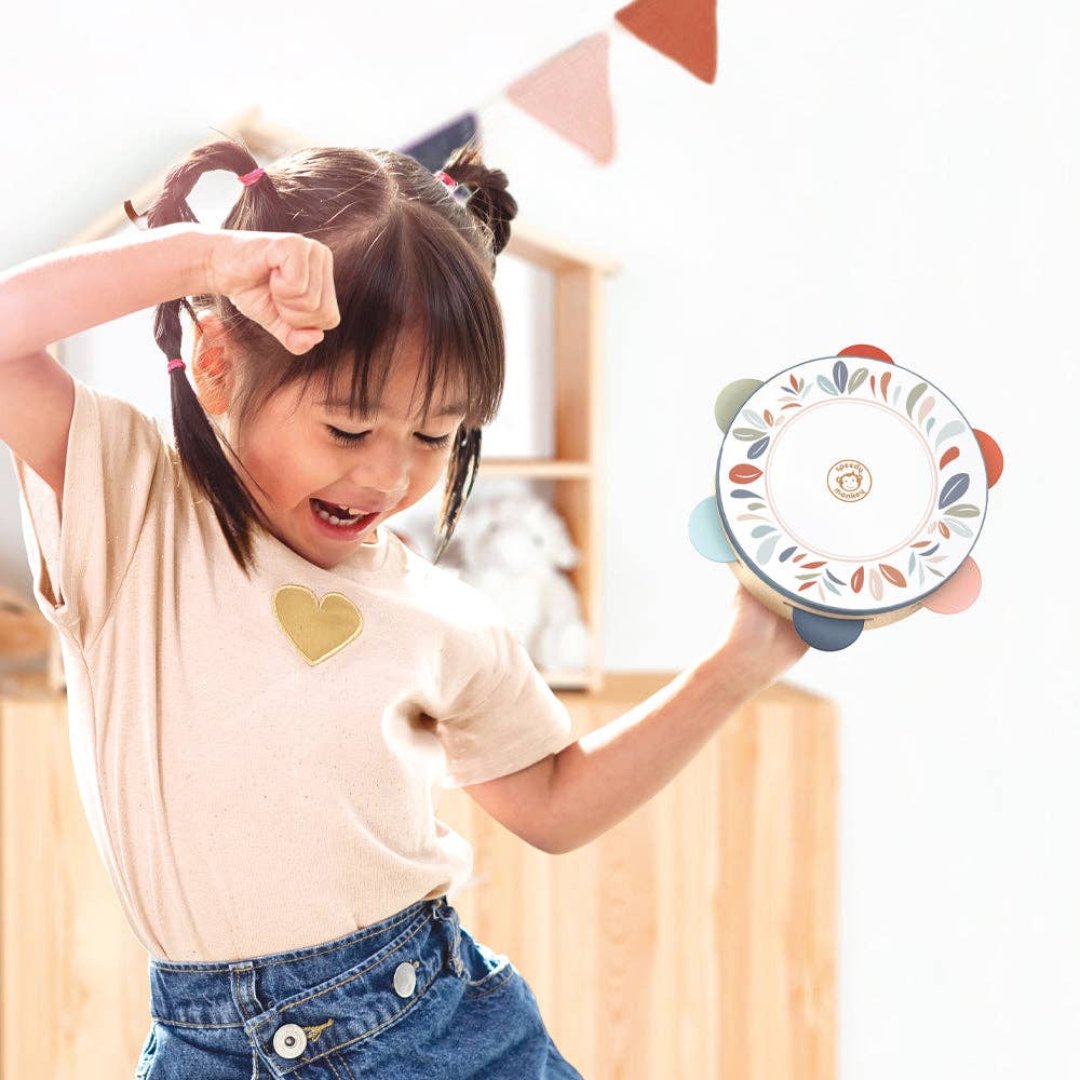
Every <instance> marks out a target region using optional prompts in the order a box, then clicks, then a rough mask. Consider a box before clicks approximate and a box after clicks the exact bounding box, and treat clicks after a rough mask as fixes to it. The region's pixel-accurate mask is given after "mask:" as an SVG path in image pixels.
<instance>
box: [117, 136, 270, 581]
mask: <svg viewBox="0 0 1080 1080" xmlns="http://www.w3.org/2000/svg"><path fill="white" fill-rule="evenodd" d="M258 167H259V166H258V162H257V161H255V160H254V158H253V157H252V156H251V154H250V153H249V151H248V150H247V148H246V147H244V146H243V145H242V144H240V143H238V142H233V141H231V140H225V141H221V142H215V143H210V144H207V145H205V146H201V147H198V148H197V149H196V150H194V151H193V152H192V153H191V155H190V156H189V157H188V158H187V160H186V161H183V162H181V163H180V164H179V165H177V166H175V167H174V168H173V169H172V170H170V172H169V173H168V174H167V175H166V177H165V182H164V185H163V187H162V192H161V195H160V196H159V197H158V199H157V200H156V201H155V202H154V204H153V205H152V206H151V207H150V209H149V210H147V211H146V212H145V213H143V214H136V213H135V211H134V208H133V207H132V205H131V202H130V200H129V201H127V202H125V203H124V209H125V211H126V212H127V214H128V217H130V218H131V219H132V220H133V221H135V222H136V223H138V219H140V218H145V220H146V227H147V228H155V227H158V226H161V225H169V224H173V223H176V222H182V221H193V222H194V221H198V219H197V218H196V217H195V214H194V213H193V212H192V210H191V207H190V206H189V205H188V202H187V197H188V195H190V193H191V190H192V188H193V187H194V186H195V183H196V181H197V180H198V179H199V177H200V176H202V175H203V173H206V172H209V171H211V170H212V169H228V170H229V171H230V172H234V173H236V174H237V175H238V176H240V175H243V174H246V173H249V172H251V171H253V170H255V169H257V168H258ZM254 188H258V189H259V190H258V191H257V192H256V191H255V190H253V189H254ZM241 199H242V200H243V201H250V202H254V203H256V204H257V205H258V206H259V207H260V208H261V209H262V211H263V214H262V215H260V214H256V213H254V212H252V213H251V216H252V217H253V218H256V219H257V218H258V217H259V216H266V217H268V218H269V217H272V216H273V214H274V212H275V210H279V209H280V205H281V200H280V198H279V196H278V194H277V191H276V190H275V188H274V185H273V181H272V180H271V178H270V176H269V175H268V174H267V175H264V176H263V177H261V178H260V179H259V181H258V183H257V184H254V185H252V188H251V189H249V188H247V187H245V190H244V193H243V194H242V196H241ZM249 227H253V228H258V227H260V226H258V225H257V224H256V225H253V226H249ZM181 306H183V307H184V308H185V310H186V311H187V312H188V314H189V315H190V316H191V318H192V322H193V324H194V325H196V327H197V322H196V319H195V313H194V312H193V311H192V309H191V306H190V304H189V303H188V301H187V298H186V297H179V298H177V299H175V300H168V301H166V302H165V303H162V304H158V306H157V308H156V310H155V312H154V340H155V341H156V342H157V344H158V347H159V348H160V349H161V351H162V352H163V353H164V354H165V356H166V357H168V358H169V359H170V360H171V359H173V358H175V357H179V356H180V347H181V338H182V333H181V326H180V308H181ZM169 377H170V381H171V383H172V387H171V397H172V418H173V431H174V434H175V436H176V449H177V453H178V454H179V456H180V461H181V463H182V464H183V466H184V469H185V472H186V473H187V475H188V476H189V477H190V478H191V480H192V482H193V483H194V485H195V486H196V487H197V488H198V489H199V490H201V491H202V493H203V494H204V495H205V496H206V497H207V498H208V499H209V500H210V504H211V506H212V507H213V509H214V513H215V515H216V516H217V519H218V522H219V523H220V525H221V529H222V532H223V533H224V534H225V540H226V542H227V543H228V545H229V549H230V551H231V552H232V553H233V557H234V558H235V559H236V561H237V563H238V564H239V565H240V567H241V569H242V570H243V571H244V572H245V573H248V574H249V573H250V566H251V562H252V558H253V548H252V544H253V536H252V531H253V530H252V521H253V520H254V519H257V520H259V521H264V522H265V515H264V514H263V513H262V510H261V508H260V507H259V505H258V503H257V502H256V501H255V500H253V499H252V498H251V496H250V495H249V494H248V492H247V490H246V488H245V487H244V485H243V483H242V482H241V480H240V478H239V476H237V474H236V471H235V470H234V469H233V467H232V465H231V464H230V462H229V459H228V458H227V457H226V455H225V452H224V451H223V450H222V448H221V443H220V442H219V441H218V435H217V433H216V430H215V428H214V426H213V425H212V424H211V422H210V419H209V417H208V416H207V414H206V411H205V410H204V409H203V407H202V405H201V404H200V402H199V399H198V396H197V395H196V393H195V389H194V387H193V386H192V385H191V381H190V380H189V379H188V378H187V377H186V376H185V375H184V374H183V368H182V367H180V366H179V365H177V366H176V367H175V368H173V369H172V370H171V371H170V373H169Z"/></svg>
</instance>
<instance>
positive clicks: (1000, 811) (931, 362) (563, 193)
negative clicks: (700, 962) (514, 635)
mask: <svg viewBox="0 0 1080 1080" xmlns="http://www.w3.org/2000/svg"><path fill="white" fill-rule="evenodd" d="M616 7H617V5H616V4H602V3H599V2H598V0H589V2H586V3H582V2H575V3H572V4H571V3H568V2H561V3H555V4H551V3H548V4H543V5H514V6H513V8H512V14H511V13H510V12H511V9H509V8H508V7H507V6H506V5H505V4H498V3H496V2H495V0H474V2H473V3H471V4H469V5H468V6H467V7H464V8H463V7H459V6H453V5H448V4H438V5H436V4H428V5H424V6H423V10H424V12H425V17H424V20H423V21H421V20H419V19H418V18H417V15H416V9H417V5H405V6H403V7H402V8H401V9H399V10H398V11H395V10H394V9H393V8H392V7H391V6H390V5H364V6H357V5H353V4H335V5H331V4H326V3H322V4H319V3H316V4H307V5H304V7H303V9H302V11H299V12H298V9H296V8H295V7H292V6H286V5H283V4H280V3H269V4H263V5H259V6H258V7H257V8H252V7H250V6H243V5H240V4H238V3H236V2H235V0H224V2H218V3H215V4H213V5H209V4H201V3H200V4H194V5H187V6H185V7H184V8H183V10H182V11H177V10H174V9H172V8H168V9H167V8H155V7H153V6H145V5H144V6H143V7H142V8H141V9H139V11H138V12H137V13H135V14H133V15H130V16H129V15H128V14H127V13H126V10H122V9H121V7H120V5H110V6H108V7H106V6H103V5H100V4H99V5H95V6H93V7H86V6H81V7H80V6H76V5H63V8H64V10H63V12H62V13H61V14H60V15H58V14H57V11H56V5H54V6H53V7H51V8H41V7H39V8H33V7H25V6H24V7H22V8H21V10H20V11H19V12H18V14H16V15H14V16H13V15H11V14H8V15H7V16H5V27H4V33H3V37H2V39H0V88H2V93H0V102H2V105H0V109H2V112H0V118H2V120H3V130H4V133H5V139H4V150H3V163H4V166H5V170H4V174H5V175H4V190H5V198H4V199H3V202H2V204H0V215H2V219H0V238H2V239H0V265H3V266H4V267H6V266H9V265H12V264H13V263H15V262H18V261H20V260H22V259H24V258H29V257H31V256H33V255H36V254H39V253H41V252H43V251H46V250H50V249H51V248H52V247H54V246H56V245H57V244H59V243H61V242H62V241H63V240H64V239H66V237H67V236H68V235H70V234H72V233H73V232H74V231H75V230H76V229H78V228H81V227H82V226H83V225H84V224H85V223H86V222H87V221H88V220H91V219H92V218H93V217H95V216H96V215H97V214H98V213H100V212H101V211H102V209H103V208H105V207H107V206H109V205H115V204H117V203H119V202H121V201H122V200H123V199H124V198H127V197H128V196H130V195H132V194H133V189H134V187H135V186H136V185H137V184H139V183H141V181H142V180H143V178H144V177H145V176H147V175H149V174H151V173H153V172H154V171H156V170H157V169H158V168H159V167H160V166H161V165H162V163H163V162H165V161H169V160H172V159H173V158H174V157H175V156H177V155H178V154H180V153H181V152H183V151H184V150H185V149H186V148H187V146H189V145H190V144H191V143H192V142H193V141H195V140H201V139H203V138H205V137H207V136H208V135H209V134H211V133H210V131H209V128H210V127H211V126H214V125H217V126H220V125H221V124H222V123H224V122H226V121H227V120H228V119H230V118H231V117H232V116H233V115H235V114H236V113H238V112H239V111H240V110H242V109H243V108H245V107H247V106H248V105H250V104H253V103H258V104H261V105H262V106H263V107H264V110H265V113H266V115H267V116H268V117H269V118H270V119H272V120H274V121H277V122H280V123H283V124H286V125H287V126H290V127H292V128H296V129H300V130H303V131H306V132H310V133H311V136H312V141H313V142H318V141H321V142H345V143H351V144H355V145H377V144H385V145H400V144H401V143H403V142H406V141H410V140H411V139H413V138H415V137H418V136H419V135H421V134H422V133H424V131H426V130H427V129H428V128H430V127H433V126H435V125H437V124H438V123H439V122H441V121H443V120H448V119H450V118H452V117H453V116H454V115H456V114H457V113H458V112H460V111H461V110H463V109H465V108H467V107H470V106H472V105H474V104H477V103H479V102H481V101H483V100H485V99H488V98H490V97H491V96H492V95H493V94H495V93H496V92H498V90H499V89H500V88H501V87H503V86H505V85H506V84H507V83H508V82H509V81H510V80H511V79H513V78H514V77H516V76H517V75H519V74H521V73H522V72H524V71H526V70H528V69H529V68H530V67H531V66H533V65H534V64H536V63H538V62H539V61H540V60H542V59H543V58H545V57H547V56H550V55H552V54H554V53H555V52H557V51H559V50H561V49H562V48H564V47H566V46H568V45H569V44H571V43H572V42H573V41H574V40H576V39H577V38H578V37H581V36H584V35H585V34H586V33H589V32H591V31H592V30H594V29H596V28H598V27H600V26H603V25H605V24H606V23H607V20H608V19H609V18H610V16H611V14H612V13H613V11H614V10H615V9H616ZM13 19H14V23H13V22H12V20H13ZM223 20H224V21H223ZM102 27H104V28H105V31H106V32H105V40H104V42H102V43H100V44H97V45H95V46H94V49H93V50H88V49H87V47H86V43H87V41H88V40H90V39H91V38H94V39H97V38H98V37H99V36H100V35H101V33H102V30H101V28H102ZM185 27H186V29H185ZM339 27H341V28H343V30H342V29H338V28H339ZM214 28H216V29H214ZM1078 31H1080V18H1078V15H1077V9H1076V7H1075V5H1071V4H1068V3H1066V2H1065V0H1058V2H1051V0H1039V2H1037V3H1032V4H1028V5H1024V6H1023V7H1021V6H1018V5H1013V4H1006V3H1004V2H1002V0H986V2H983V3H978V4H977V3H973V2H968V3H965V2H962V0H911V2H909V3H907V4H903V5H885V4H880V3H879V4H867V3H865V2H861V3H860V2H856V0H822V2H821V3H817V4H806V3H797V2H795V0H772V2H756V3H751V2H749V0H729V2H725V3H723V4H722V5H721V11H720V73H719V77H718V79H717V83H716V84H715V85H714V86H706V85H705V84H703V83H700V82H698V81H696V80H694V79H693V78H692V77H691V76H689V75H688V74H686V73H684V72H683V71H682V70H681V69H679V68H677V67H676V66H675V65H674V64H672V63H671V62H670V61H668V60H666V59H665V58H663V57H661V56H660V55H658V54H656V53H654V52H652V51H650V50H649V49H647V48H646V47H645V46H643V45H641V44H640V43H639V42H637V41H636V40H635V39H633V38H631V37H629V36H628V35H626V34H624V33H622V32H616V36H615V38H614V40H613V52H612V79H613V85H614V94H615V111H616V119H617V125H618V140H619V152H618V156H617V160H616V161H615V163H614V164H613V165H611V166H610V167H606V168H605V167H598V166H595V165H593V164H592V163H591V162H590V161H589V160H588V159H587V158H586V157H584V155H582V154H581V153H580V152H579V151H578V150H576V149H575V148H574V147H572V146H570V145H569V144H568V143H565V142H563V141H562V140H560V139H559V138H558V137H556V136H554V135H552V134H550V133H548V132H547V131H546V129H544V128H543V127H541V126H540V125H539V124H537V123H536V122H534V121H532V120H530V119H529V118H528V117H526V116H524V115H523V114H521V113H519V112H517V111H516V110H514V109H512V108H510V107H508V106H503V107H501V108H497V109H495V110H494V111H493V118H492V119H493V122H492V125H491V127H490V129H489V131H488V139H487V149H488V159H489V161H490V162H491V163H492V164H497V165H499V166H500V167H502V168H504V169H505V170H506V171H507V173H508V175H509V177H510V178H511V182H512V190H513V193H514V194H515V196H516V197H517V198H518V200H519V202H520V204H521V212H522V218H523V219H527V220H528V221H529V222H530V223H531V224H534V225H536V226H538V227H542V228H547V229H549V230H551V231H553V232H555V233H558V234H560V235H563V236H566V237H567V238H570V239H572V240H575V241H578V242H580V243H582V244H587V245H589V246H591V247H594V248H596V249H598V250H600V251H603V252H605V253H607V254H610V255H611V256H613V257H614V258H616V259H618V260H620V261H621V262H622V263H623V266H624V272H623V274H622V275H621V277H620V278H618V279H617V280H616V281H615V282H613V283H612V285H611V286H610V289H609V294H608V300H609V307H608V312H609V323H608V333H607V365H606V380H607V382H606V392H605V407H606V411H607V426H606V430H605V453H606V456H607V482H606V489H605V501H604V515H605V516H604V529H605V533H606V544H605V563H604V568H605V587H606V605H605V621H606V625H607V628H608V634H607V638H606V641H605V646H604V647H605V655H606V661H607V665H608V666H609V668H611V669H635V668H653V669H657V668H677V667H679V666H681V665H684V664H686V663H689V662H690V661H691V660H692V659H693V658H695V657H696V656H698V655H699V654H700V653H701V652H702V651H703V650H704V649H705V648H706V647H708V646H709V644H710V643H711V642H712V641H713V640H714V639H715V637H716V636H717V634H718V632H719V627H720V626H721V624H722V621H723V608H724V606H725V605H726V603H727V602H728V599H729V597H730V595H731V592H732V583H731V578H730V575H729V574H728V573H727V571H726V570H725V569H724V568H723V567H719V566H716V565H714V564H710V563H707V562H706V561H705V560H703V559H702V558H701V557H699V556H698V555H697V554H696V553H695V552H694V550H693V549H692V548H691V546H690V544H689V541H688V539H687V530H686V521H687V517H688V514H689V512H690V510H691V509H692V508H693V506H694V505H695V503H696V502H697V501H698V500H699V499H701V498H703V497H705V496H706V495H708V494H709V493H710V492H711V490H712V488H711V482H712V472H713V466H714V461H715V454H716V449H717V447H718V438H719V433H718V431H717V429H716V427H715V425H714V423H713V420H712V402H713V398H714V396H715V394H716V392H717V390H718V389H719V388H720V387H721V386H723V385H724V384H725V383H726V382H728V381H729V380H730V379H732V378H736V377H741V376H753V377H757V378H767V377H768V376H770V375H771V374H773V373H775V372H776V371H777V370H779V369H781V368H783V367H786V366H788V365H790V364H793V363H796V362H799V361H801V360H805V359H809V358H811V357H815V356H821V355H826V354H828V353H830V352H833V351H835V350H838V349H840V348H842V347H843V346H845V345H848V344H852V343H854V342H859V341H869V342H871V343H874V344H877V345H879V346H881V347H882V348H884V349H886V350H887V351H888V352H890V353H891V355H892V356H893V357H894V359H895V360H896V361H897V363H899V364H902V365H905V366H909V367H911V368H913V369H914V370H916V371H919V372H922V373H925V374H926V375H927V376H929V377H930V378H931V380H932V381H933V382H935V383H936V384H937V385H938V386H940V387H941V388H942V389H943V390H945V391H946V392H948V393H949V394H950V396H952V397H953V399H954V400H955V401H956V402H957V404H958V405H959V406H960V408H961V409H962V410H963V411H964V413H965V415H966V416H968V418H969V419H970V420H971V422H972V423H973V424H974V425H976V426H978V427H981V428H983V429H985V430H987V431H989V432H990V433H991V434H992V435H993V436H994V437H995V438H996V439H997V440H998V442H999V443H1000V445H1001V446H1002V448H1003V450H1004V453H1005V461H1006V465H1005V474H1004V477H1003V479H1002V481H1001V482H1000V483H999V484H998V486H997V487H995V488H994V489H993V490H992V492H991V493H990V503H989V511H988V521H987V527H986V529H985V531H984V533H983V535H982V537H981V539H980V541H979V543H978V545H977V547H976V549H975V552H974V555H975V558H976V560H977V561H978V563H979V564H980V566H981V567H982V569H983V573H984V584H983V593H982V596H981V598H980V599H979V601H978V602H977V603H976V605H975V606H974V607H973V608H972V609H970V610H969V611H968V612H966V613H964V614H962V615H959V616H954V617H941V616H934V615H932V614H931V613H929V612H926V611H923V612H919V613H918V614H917V615H915V616H913V617H912V618H910V619H908V620H905V621H904V622H902V623H900V624H898V625H896V626H891V627H885V628H882V629H881V630H879V631H876V632H871V633H868V634H866V635H864V637H863V639H862V640H861V641H859V642H858V643H857V644H856V645H855V646H854V647H852V648H850V649H848V650H846V651H844V652H842V653H839V654H815V653H811V654H810V655H808V656H807V657H806V658H805V659H804V660H803V661H801V662H800V664H799V665H798V667H797V668H796V669H795V670H794V671H793V673H792V678H793V679H794V681H797V682H800V683H802V684H804V685H806V686H808V687H811V688H813V689H815V690H818V691H820V692H822V693H825V694H828V695H830V696H832V697H833V698H835V699H836V700H837V701H838V702H839V704H840V707H841V710H842V714H843V725H842V800H841V813H842V835H841V867H842V881H841V896H842V923H841V934H840V991H841V993H840V1025H841V1054H840V1060H841V1076H842V1077H843V1078H844V1080H862V1078H864V1077H873V1078H874V1080H910V1078H911V1077H913V1076H918V1077H921V1078H929V1077H934V1078H938V1077H940V1078H949V1080H952V1078H954V1077H957V1076H965V1077H967V1076H978V1077H980V1078H983V1080H989V1078H995V1080H996V1078H1006V1077H1009V1078H1013V1077H1019V1076H1025V1077H1026V1076H1038V1077H1064V1076H1073V1075H1077V1073H1078V1072H1080V1046H1078V1044H1077V1040H1076V1038H1075V1026H1076V1018H1077V1016H1078V1015H1080V974H1078V972H1080V915H1078V913H1080V873H1078V871H1077V869H1076V855H1075V852H1076V850H1077V842H1076V833H1077V829H1078V825H1080V787H1078V785H1077V784H1076V783H1075V781H1074V773H1075V769H1076V762H1077V758H1078V752H1080V735H1078V733H1077V718H1078V714H1080V709H1078V707H1077V697H1078V694H1077V676H1076V675H1075V674H1073V673H1071V672H1070V662H1071V661H1072V660H1073V659H1074V657H1075V656H1076V654H1077V646H1078V636H1077V631H1076V629H1075V622H1074V617H1073V613H1072V611H1071V609H1070V608H1069V606H1068V605H1069V603H1070V602H1072V601H1073V599H1074V598H1075V596H1076V594H1077V589H1076V587H1075V584H1074V580H1075V571H1074V569H1073V564H1074V558H1073V556H1072V554H1071V552H1072V550H1073V548H1074V547H1075V540H1076V533H1077V529H1078V526H1080V517H1078V514H1077V509H1076V501H1075V492H1076V487H1077V485H1076V478H1075V473H1074V466H1073V463H1072V458H1073V455H1074V453H1075V445H1074V441H1073V438H1072V437H1071V431H1072V430H1073V429H1074V427H1075V425H1074V422H1073V414H1074V412H1075V408H1076V406H1075V402H1076V400H1077V398H1076V396H1075V395H1076V393H1077V389H1078V386H1077V383H1078V379H1077V375H1076V368H1077V359H1078V358H1077V345H1076V335H1075V332H1074V325H1073V323H1074V310H1075V304H1076V299H1075V298H1076V290H1077V281H1076V254H1075V253H1076V251H1077V249H1078V243H1080V228H1078V224H1080V214H1078V212H1077V202H1078V200H1080V190H1077V175H1078V167H1080V147H1078V138H1077V134H1076V129H1077V125H1076V118H1075V105H1076V100H1077V94H1078V91H1080V77H1078V76H1077V74H1076V65H1075V60H1074V57H1075V55H1076V50H1077V45H1078V39H1080V33H1078ZM211 34H214V35H216V36H211ZM282 50H284V51H282ZM156 359H157V358H156V357H155V361H156ZM122 362H124V360H123V358H117V363H122ZM162 393H163V394H164V393H165V379H164V376H162ZM4 462H5V464H4V465H3V467H2V471H0V506H2V507H3V508H4V509H3V512H2V521H3V524H2V526H0V572H2V573H3V574H4V576H5V577H6V578H10V577H11V576H12V575H13V574H23V575H24V579H25V580H27V581H28V578H26V577H25V575H26V573H27V570H26V563H25V556H24V555H23V553H22V551H21V548H20V547H19V546H18V543H19V536H18V530H17V525H16V524H15V523H14V522H13V521H12V520H11V519H12V517H13V515H14V509H15V503H14V499H15V495H14V490H15V489H14V483H13V480H12V479H11V477H10V462H9V461H8V459H7V456H6V454H5V455H4ZM1025 537H1026V538H1027V539H1025ZM1010 550H1011V551H1012V552H1013V553H1014V555H1015V556H1016V560H1017V561H1015V562H1013V563H1010V562H1009V561H1008V553H1009V551H1010ZM27 595H29V592H28V591H27ZM703 600H704V601H705V602H703Z"/></svg>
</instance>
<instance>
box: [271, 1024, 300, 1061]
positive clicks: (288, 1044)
mask: <svg viewBox="0 0 1080 1080" xmlns="http://www.w3.org/2000/svg"><path fill="white" fill-rule="evenodd" d="M306 1047H307V1035H305V1034H304V1029H303V1028H302V1027H301V1026H300V1025H299V1024H282V1025H281V1027H279V1028H278V1029H277V1031H275V1032H274V1050H275V1051H277V1053H279V1054H280V1055H281V1056H282V1057H283V1058H295V1057H299V1056H300V1055H301V1054H302V1053H303V1052H304V1049H305V1048H306Z"/></svg>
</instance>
